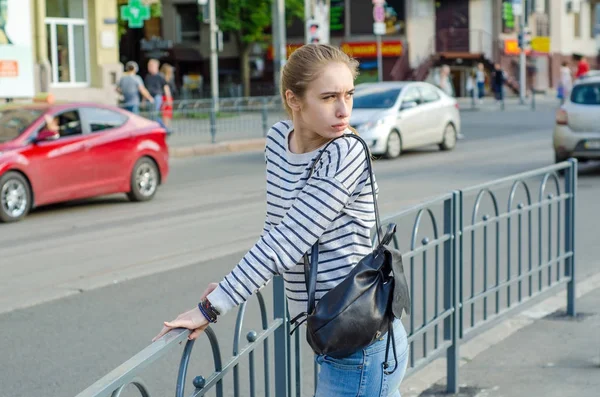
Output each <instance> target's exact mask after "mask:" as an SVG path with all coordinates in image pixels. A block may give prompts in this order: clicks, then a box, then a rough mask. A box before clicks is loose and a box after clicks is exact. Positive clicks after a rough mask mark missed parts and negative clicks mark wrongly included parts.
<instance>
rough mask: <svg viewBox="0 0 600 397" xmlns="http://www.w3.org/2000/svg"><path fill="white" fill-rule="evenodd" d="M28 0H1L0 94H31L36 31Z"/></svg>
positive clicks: (32, 93)
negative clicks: (34, 31)
mask: <svg viewBox="0 0 600 397" xmlns="http://www.w3.org/2000/svg"><path fill="white" fill-rule="evenodd" d="M31 22H32V21H31V6H30V2H29V1H23V0H0V98H31V97H33V95H34V87H33V48H32V47H33V37H32V36H33V33H32V30H31V29H32V28H31Z"/></svg>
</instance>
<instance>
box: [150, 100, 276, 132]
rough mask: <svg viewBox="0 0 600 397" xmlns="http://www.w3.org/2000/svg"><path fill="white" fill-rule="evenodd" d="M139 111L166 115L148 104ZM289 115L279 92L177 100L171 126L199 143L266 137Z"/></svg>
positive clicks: (171, 129) (160, 116)
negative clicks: (257, 95) (214, 98)
mask: <svg viewBox="0 0 600 397" xmlns="http://www.w3.org/2000/svg"><path fill="white" fill-rule="evenodd" d="M140 115H141V116H143V117H146V118H148V119H152V120H156V119H158V118H161V120H162V119H163V116H164V114H163V111H157V112H155V111H152V110H150V109H149V107H148V106H143V107H142V109H141V112H140ZM286 118H288V116H286V114H285V110H284V109H283V104H282V102H281V97H280V96H265V97H236V98H219V100H218V101H216V102H214V101H213V100H212V99H189V100H176V101H174V102H173V112H172V119H171V120H170V122H169V125H168V128H169V130H170V131H171V132H172V134H173V135H177V136H182V137H188V138H190V137H193V138H194V141H197V143H216V142H217V141H228V140H234V139H251V138H261V137H264V136H266V134H267V132H268V130H269V128H270V127H271V126H272V125H273V124H275V123H276V122H278V121H280V120H283V119H286Z"/></svg>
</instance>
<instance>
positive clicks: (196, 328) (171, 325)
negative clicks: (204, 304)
mask: <svg viewBox="0 0 600 397" xmlns="http://www.w3.org/2000/svg"><path fill="white" fill-rule="evenodd" d="M209 324H210V323H209V322H208V320H207V319H206V317H204V315H203V314H202V312H201V311H200V309H198V308H197V307H195V308H193V309H192V310H189V311H187V312H185V313H181V314H180V315H179V316H177V318H176V319H175V320H173V321H165V322H164V327H163V329H162V330H161V331H160V333H159V334H158V335H156V336H155V337H154V338H153V339H152V342H154V341H156V340H158V339H159V338H160V337H162V336H163V335H165V334H166V333H167V332H169V331H171V330H172V329H175V328H187V329H189V330H191V331H192V333H191V334H190V335H189V336H188V339H189V340H194V339H196V338H197V337H198V336H200V334H201V333H202V332H203V331H204V330H205V329H206V328H207V327H208V325H209Z"/></svg>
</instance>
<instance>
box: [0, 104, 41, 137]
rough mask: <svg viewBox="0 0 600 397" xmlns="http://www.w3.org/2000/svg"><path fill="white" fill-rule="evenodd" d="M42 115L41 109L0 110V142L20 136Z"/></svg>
mask: <svg viewBox="0 0 600 397" xmlns="http://www.w3.org/2000/svg"><path fill="white" fill-rule="evenodd" d="M42 113H44V112H43V111H42V110H41V109H0V142H8V141H12V140H13V139H15V138H16V137H18V136H19V135H21V134H22V133H23V131H25V129H27V127H29V126H30V125H31V123H33V122H34V121H35V120H37V119H38V118H39V117H40V116H41V115H42Z"/></svg>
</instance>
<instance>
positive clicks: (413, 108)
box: [350, 81, 460, 158]
mask: <svg viewBox="0 0 600 397" xmlns="http://www.w3.org/2000/svg"><path fill="white" fill-rule="evenodd" d="M350 125H352V126H353V127H354V128H356V130H357V131H358V132H359V134H360V136H361V137H362V138H363V139H365V141H367V142H368V143H369V146H370V148H371V152H372V153H373V154H374V155H383V156H385V157H387V158H395V157H398V156H400V154H401V153H402V151H403V150H407V149H414V148H418V147H422V146H428V145H433V144H435V145H439V147H440V149H441V150H452V149H454V147H455V146H456V140H457V136H459V134H460V113H459V110H458V104H457V102H456V100H455V99H454V98H452V97H450V96H448V95H446V94H445V93H444V92H442V91H441V90H440V89H438V88H437V87H435V86H434V85H432V84H429V83H424V82H400V81H398V82H382V83H364V84H359V85H357V86H356V92H355V94H354V110H353V111H352V117H351V118H350Z"/></svg>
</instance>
